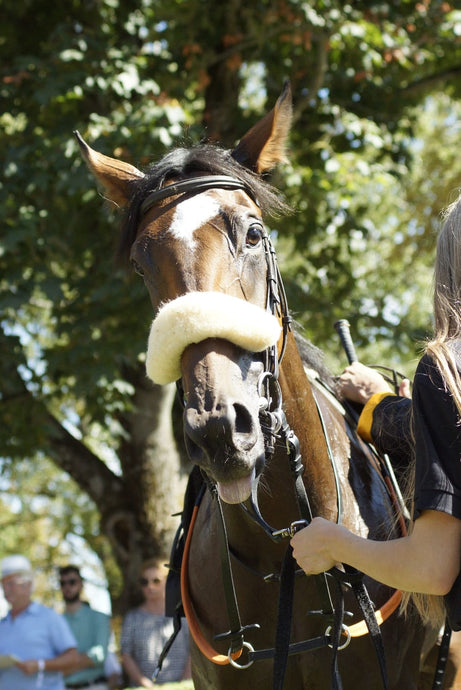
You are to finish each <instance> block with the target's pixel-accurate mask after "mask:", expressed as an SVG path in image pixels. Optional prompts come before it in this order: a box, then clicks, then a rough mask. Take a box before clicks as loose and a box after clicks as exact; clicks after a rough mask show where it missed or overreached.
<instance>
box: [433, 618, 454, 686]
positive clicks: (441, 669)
mask: <svg viewBox="0 0 461 690" xmlns="http://www.w3.org/2000/svg"><path fill="white" fill-rule="evenodd" d="M451 632H452V631H451V626H450V623H449V622H448V618H446V619H445V628H444V630H443V636H442V641H441V642H440V647H439V653H438V657H437V666H436V668H435V676H434V684H433V686H432V690H441V688H443V679H444V677H445V671H446V670H447V661H448V652H449V649H450V640H451Z"/></svg>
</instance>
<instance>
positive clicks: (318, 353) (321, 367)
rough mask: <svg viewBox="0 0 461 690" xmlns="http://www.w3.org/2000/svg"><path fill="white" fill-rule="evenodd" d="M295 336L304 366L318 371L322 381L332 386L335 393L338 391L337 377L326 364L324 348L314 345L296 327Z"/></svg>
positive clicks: (329, 386)
mask: <svg viewBox="0 0 461 690" xmlns="http://www.w3.org/2000/svg"><path fill="white" fill-rule="evenodd" d="M294 336H295V340H296V345H297V347H298V352H299V356H300V357H301V361H302V363H303V364H304V366H305V367H308V368H309V369H313V370H314V371H316V372H317V374H318V376H319V379H320V381H321V382H322V383H324V384H325V385H326V386H327V387H328V388H330V390H332V391H333V392H334V393H337V390H336V389H337V381H336V377H335V376H334V375H333V374H332V373H331V371H330V370H329V369H328V367H327V365H326V364H325V361H324V358H325V355H324V353H323V352H322V350H320V349H319V348H318V347H316V346H315V345H313V344H312V343H311V342H310V341H309V340H307V339H306V338H305V337H304V336H302V335H301V334H300V333H299V331H297V330H296V329H294Z"/></svg>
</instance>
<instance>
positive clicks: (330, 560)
mask: <svg viewBox="0 0 461 690" xmlns="http://www.w3.org/2000/svg"><path fill="white" fill-rule="evenodd" d="M343 529H344V528H343V527H340V526H339V525H337V524H336V523H334V522H330V520H325V519H324V518H321V517H316V518H314V519H313V520H312V522H311V523H310V525H308V526H307V527H305V528H304V529H302V530H300V531H299V532H297V533H296V534H295V535H294V537H293V538H292V539H291V541H290V543H291V546H292V547H293V557H294V558H295V560H296V561H297V563H298V565H300V566H301V568H302V569H303V570H304V572H305V573H306V575H317V574H318V573H324V572H326V571H327V570H330V568H332V567H333V566H334V565H337V561H336V559H335V558H334V556H333V554H332V548H333V540H334V539H335V538H336V537H337V536H338V530H343Z"/></svg>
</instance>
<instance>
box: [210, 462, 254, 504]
mask: <svg viewBox="0 0 461 690" xmlns="http://www.w3.org/2000/svg"><path fill="white" fill-rule="evenodd" d="M254 479H255V470H253V472H252V473H251V474H250V475H248V477H242V478H241V479H234V480H233V481H231V482H217V483H216V487H217V489H218V494H219V498H220V499H221V500H222V501H224V503H231V504H235V503H243V502H244V501H246V500H247V498H249V497H250V495H251V488H252V486H253V481H254Z"/></svg>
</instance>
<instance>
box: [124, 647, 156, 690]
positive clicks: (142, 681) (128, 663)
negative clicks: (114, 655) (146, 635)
mask: <svg viewBox="0 0 461 690" xmlns="http://www.w3.org/2000/svg"><path fill="white" fill-rule="evenodd" d="M122 666H123V668H124V669H125V671H126V672H127V674H128V677H129V678H130V680H131V681H132V682H133V683H136V685H139V686H140V687H141V688H153V687H154V683H153V682H152V681H151V680H150V678H146V676H143V674H142V673H141V671H140V669H139V666H138V664H137V663H136V661H135V660H134V659H133V657H132V656H130V654H128V653H127V652H123V653H122Z"/></svg>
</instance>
